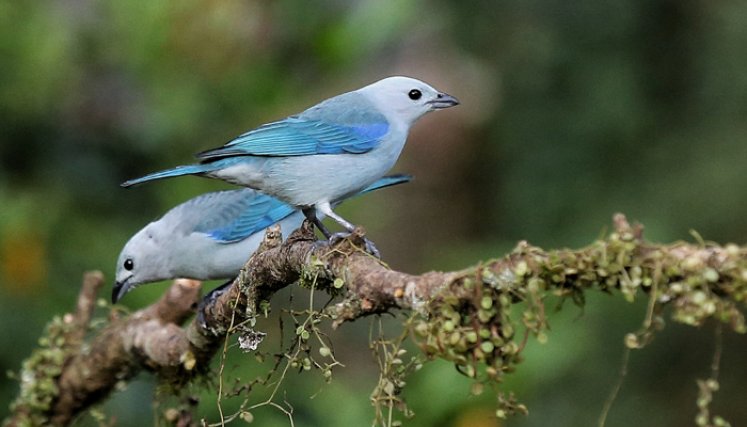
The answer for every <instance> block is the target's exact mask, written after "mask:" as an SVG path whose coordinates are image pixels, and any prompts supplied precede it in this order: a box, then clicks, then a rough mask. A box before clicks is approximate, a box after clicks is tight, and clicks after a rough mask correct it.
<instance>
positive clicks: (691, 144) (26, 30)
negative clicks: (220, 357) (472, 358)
mask: <svg viewBox="0 0 747 427" xmlns="http://www.w3.org/2000/svg"><path fill="white" fill-rule="evenodd" d="M746 23H747V3H745V2H738V1H731V0H727V1H720V2H698V1H693V0H679V1H675V0H628V1H605V0H601V1H600V0H579V1H574V2H566V1H557V0H555V1H553V0H541V1H540V0H534V1H525V0H524V1H518V0H515V1H472V2H457V1H451V2H449V1H433V2H427V1H416V0H415V1H401V0H385V1H355V2H345V1H319V2H308V1H303V0H284V1H275V2H261V1H244V2H222V1H196V0H184V1H179V2H160V1H144V0H139V1H127V2H103V1H90V0H65V1H43V0H39V1H31V2H20V1H18V2H2V3H0V129H1V132H0V143H1V145H0V349H2V350H0V367H1V368H2V369H3V371H5V370H17V369H18V368H19V366H20V362H21V360H22V359H23V358H24V357H26V356H27V355H28V354H29V352H30V351H31V349H32V348H34V346H35V342H36V339H37V338H38V336H39V335H40V334H41V332H42V329H43V325H44V324H45V322H46V321H47V320H49V319H50V318H51V316H53V315H55V314H61V313H63V312H65V311H68V310H70V309H71V308H72V306H73V303H74V299H75V295H76V292H77V290H78V286H79V282H80V278H81V274H82V273H83V271H85V270H89V269H102V270H103V271H104V272H105V274H106V276H107V278H108V279H109V280H111V278H112V275H113V269H114V263H115V260H116V256H117V254H118V252H119V250H120V249H121V247H122V245H123V244H124V242H125V241H126V240H127V238H128V237H129V236H130V235H131V234H132V233H134V232H135V231H137V230H138V229H139V228H140V227H142V226H143V225H145V224H146V223H147V222H148V221H150V220H152V219H153V218H155V217H157V216H159V215H160V214H162V213H163V212H164V211H165V210H167V209H168V208H170V207H172V206H174V205H175V204H177V203H179V202H182V201H184V200H186V199H188V198H190V197H192V196H195V195H197V194H200V193H202V192H205V191H209V190H213V189H219V188H227V185H225V184H222V183H218V182H211V181H209V180H203V179H199V178H193V177H189V178H181V179H175V180H171V181H164V182H158V183H153V184H151V185H147V186H143V187H141V188H137V189H134V190H129V191H127V190H123V189H120V188H119V186H118V184H119V183H120V182H122V181H124V180H125V179H128V178H132V177H136V176H139V175H142V174H144V173H147V172H150V171H154V170H157V169H162V168H166V167H169V166H173V165H176V164H181V163H185V162H190V161H191V160H192V159H191V155H192V154H193V153H196V152H198V151H201V150H204V149H208V148H212V147H215V146H219V145H221V144H223V143H224V142H226V141H228V140H229V139H231V138H232V137H234V136H236V135H237V134H239V133H241V132H243V131H245V130H247V129H250V128H252V127H254V126H257V125H259V124H262V123H264V122H267V121H270V120H274V119H278V118H281V117H284V116H286V115H289V114H292V113H295V112H298V111H300V110H302V109H304V108H305V107H308V106H309V105H312V104H314V103H316V102H318V101H320V100H321V99H324V98H327V97H329V96H332V95H335V94H338V93H340V92H343V91H347V90H352V89H355V88H357V87H360V86H363V85H365V84H368V83H370V82H372V81H374V80H378V79H379V78H382V77H385V76H388V75H393V74H405V75H409V76H413V77H417V78H421V79H424V80H426V81H428V82H429V83H431V84H433V85H434V86H436V87H437V88H439V89H441V90H443V91H446V92H449V93H451V94H453V95H455V96H457V97H458V98H459V99H460V100H461V101H462V105H460V106H459V107H457V108H455V109H450V110H447V111H442V112H438V113H435V114H431V115H429V116H427V117H425V118H424V119H422V120H421V121H420V122H419V123H418V124H417V125H416V126H415V128H414V129H413V131H412V133H411V137H410V140H409V143H408V145H407V147H406V148H405V151H404V153H403V155H402V157H401V159H400V161H399V163H398V164H397V166H396V168H395V170H396V171H398V172H407V173H412V174H414V175H415V176H416V180H415V181H414V182H413V183H411V184H409V185H407V186H405V187H399V188H396V189H388V190H385V191H382V192H380V193H378V194H374V195H371V196H366V197H364V198H360V199H358V200H355V201H352V202H350V203H349V204H347V205H346V206H345V207H343V208H342V210H341V212H342V213H343V214H344V215H345V216H346V217H347V218H349V219H351V220H353V221H354V222H356V223H360V224H364V225H365V226H366V228H367V229H368V231H369V235H370V237H372V238H373V239H374V240H375V241H376V242H377V243H378V245H379V248H380V249H381V250H382V252H383V254H384V258H385V259H386V260H387V261H388V262H389V263H390V264H391V265H392V267H394V268H397V269H401V270H404V271H408V272H412V273H418V272H423V271H426V270H429V269H444V270H445V269H452V268H459V267H463V266H466V265H469V264H472V263H473V262H475V261H477V260H479V259H488V258H491V257H496V256H499V255H501V254H503V253H505V252H506V251H508V250H510V249H511V248H512V247H513V245H514V244H515V243H516V242H517V241H518V240H521V239H526V240H529V241H530V242H531V243H533V244H536V245H540V246H543V247H548V248H552V247H562V246H570V247H574V246H580V245H584V244H586V243H588V242H590V241H592V240H593V239H594V238H596V237H597V236H599V235H600V233H602V232H603V230H604V228H605V227H606V226H607V225H608V224H609V223H610V219H611V216H612V214H613V213H614V212H618V211H620V212H624V213H626V214H627V215H628V217H629V218H631V219H635V220H638V221H641V222H642V223H644V224H645V225H646V235H647V236H648V238H649V239H652V240H656V241H672V240H677V239H689V238H691V237H690V235H689V233H688V231H689V230H690V229H695V230H698V232H700V233H701V234H702V235H703V236H704V237H705V238H706V239H710V240H716V241H720V242H737V243H741V242H744V240H745V238H744V235H745V232H746V231H747V197H745V187H747V167H745V165H744V163H745V159H747V121H746V120H745V117H746V116H747V25H746ZM164 286H165V285H159V286H152V287H150V288H147V287H146V288H142V289H140V290H139V291H138V292H135V293H133V294H131V295H128V297H127V298H126V299H125V301H124V303H125V304H126V305H128V306H130V307H139V306H142V305H145V304H147V303H149V302H151V301H153V300H154V299H156V298H157V296H158V295H159V294H160V292H161V291H162V290H163V289H164ZM108 292H109V289H108V288H107V289H106V290H105V294H108ZM304 296H305V293H302V292H296V299H297V300H301V301H302V300H303V298H304ZM275 303H276V305H277V306H278V307H279V306H284V305H287V297H280V296H279V297H278V298H277V299H276V301H275ZM644 310H645V303H644V302H638V303H636V304H633V305H630V304H627V303H625V302H623V300H622V298H619V297H618V298H614V297H610V296H607V295H593V296H590V297H589V301H588V305H587V307H586V309H585V310H584V311H581V310H579V309H577V308H574V307H571V306H566V307H565V308H564V310H563V312H561V313H558V314H552V315H551V317H550V324H551V326H552V330H551V331H550V333H549V337H550V339H549V341H548V343H547V344H545V345H539V344H537V343H532V344H531V345H530V346H529V347H528V348H527V350H526V358H527V362H526V363H525V364H524V365H522V366H520V369H519V371H518V372H517V373H516V374H515V375H513V376H512V377H511V378H510V379H509V382H508V383H507V384H506V385H505V387H504V389H505V390H513V391H515V392H516V393H517V395H518V397H519V398H520V399H521V400H522V401H524V402H525V403H527V404H528V405H529V409H530V415H529V416H527V417H518V418H514V419H511V420H509V421H508V422H507V423H506V425H509V426H550V425H552V426H579V425H593V424H595V422H596V419H597V417H598V416H599V413H600V411H601V408H602V405H603V402H604V399H605V397H606V395H607V393H608V391H609V390H610V388H611V386H612V384H613V382H614V380H615V378H616V372H617V370H618V367H619V362H620V359H621V357H622V352H623V336H624V334H625V333H626V332H629V331H633V330H635V329H637V328H638V327H639V325H640V322H641V321H642V319H643V313H644ZM274 322H275V321H267V322H266V323H265V325H264V326H265V329H266V330H272V328H274V326H273V325H275V323H274ZM358 323H359V324H357V325H347V326H345V327H343V328H342V329H341V330H340V331H337V332H335V333H334V341H335V343H336V348H337V351H338V355H339V357H340V358H341V361H342V362H343V363H345V364H346V365H347V367H346V368H344V369H342V370H338V371H336V372H337V373H336V376H335V381H334V382H333V383H332V384H331V385H329V386H325V387H323V388H322V392H321V394H319V395H318V396H316V397H315V398H314V399H313V400H312V399H309V396H311V395H312V394H314V393H315V392H317V391H318V390H319V388H320V385H321V384H323V381H322V380H321V377H320V376H319V375H318V374H315V373H307V374H303V375H296V374H291V375H289V378H288V379H287V387H285V390H286V391H287V399H288V400H289V401H290V402H291V403H292V404H293V406H294V407H295V408H296V416H295V420H296V425H300V426H311V425H330V426H350V425H368V424H369V423H370V419H371V418H372V416H373V410H372V408H371V407H370V406H369V401H368V398H369V393H370V391H371V389H372V388H373V386H374V384H375V382H376V378H377V373H376V370H375V368H374V365H373V362H372V357H371V355H370V353H369V351H368V348H367V336H368V321H367V320H364V321H362V322H358ZM393 325H394V324H393ZM712 331H713V325H705V326H704V327H702V328H698V329H694V328H688V327H683V326H677V325H672V324H670V325H669V327H668V328H667V329H665V330H664V331H663V332H662V333H661V334H660V336H658V337H657V339H656V341H655V342H654V343H653V344H652V345H651V346H650V347H649V348H647V349H645V350H643V351H639V352H635V353H633V355H632V360H631V365H630V369H629V376H628V379H627V382H626V383H625V385H624V386H623V388H622V390H621V393H620V396H619V398H618V401H617V403H616V405H615V406H614V407H613V410H612V412H611V414H610V420H609V422H608V426H627V425H646V426H649V425H654V426H681V425H692V419H693V417H694V414H695V399H696V386H695V379H696V378H698V377H704V376H705V375H707V372H708V366H709V363H710V357H711V354H712V349H713V334H712ZM396 333H397V329H396V327H392V334H396ZM725 343H726V349H725V353H724V357H723V366H722V374H723V378H724V381H723V384H722V390H721V391H720V392H719V393H718V394H717V397H716V402H715V403H714V405H713V407H714V409H715V410H716V411H717V412H718V413H720V414H722V415H724V416H726V418H727V419H730V420H731V421H732V423H733V425H734V426H738V425H744V424H747V406H745V405H744V401H745V398H746V397H747V391H745V387H744V378H747V376H746V374H747V372H746V371H747V369H746V368H745V364H744V354H745V350H746V349H747V345H745V337H743V336H737V335H735V334H733V333H726V334H725ZM234 366H235V367H236V368H235V369H234V368H233V367H234ZM259 372H261V371H260V370H258V368H256V365H255V362H254V361H253V358H251V357H250V356H245V355H242V354H240V353H239V352H238V351H237V350H235V349H232V350H231V351H230V357H229V370H228V371H227V375H228V377H229V378H233V377H235V376H241V377H242V378H253V377H254V376H255V375H257V374H258V373H259ZM17 388H18V385H17V383H16V382H15V381H11V380H8V379H5V378H3V379H2V380H0V402H2V403H5V402H9V401H10V399H11V398H12V396H14V395H15V393H16V392H17ZM152 395H153V384H152V378H151V377H149V376H142V377H140V378H139V379H138V380H136V381H135V382H134V383H132V384H131V385H130V386H129V388H128V389H127V391H125V392H123V393H118V394H117V395H115V396H114V397H113V398H112V399H111V400H110V402H109V403H108V404H107V405H106V407H105V412H106V413H108V414H113V415H114V416H115V417H116V419H117V420H119V422H120V424H121V425H138V424H141V423H150V422H151V420H152V419H153V415H152V410H151V403H150V402H151V400H152ZM214 395H215V393H214V391H207V392H206V393H205V395H204V398H203V403H202V405H201V409H200V413H201V414H203V415H204V416H207V417H209V419H210V420H212V421H215V420H216V412H215V404H214ZM405 397H406V398H407V399H408V401H409V402H410V404H411V407H412V409H414V410H415V412H416V414H417V416H416V418H415V419H413V420H411V421H408V422H407V423H406V424H407V425H422V426H431V425H437V426H466V425H478V426H479V425H484V426H492V425H496V424H495V423H496V421H495V419H494V418H491V414H492V412H493V403H494V398H493V397H492V396H491V395H490V393H485V394H483V395H482V396H480V397H478V398H471V397H470V396H469V382H468V381H466V380H465V379H464V378H462V377H460V376H459V375H458V374H457V373H456V372H455V371H454V369H453V367H451V366H450V365H448V364H446V363H435V364H431V365H427V366H426V367H425V368H424V369H423V370H421V371H420V372H418V373H417V374H416V375H414V376H413V377H412V378H411V380H410V381H409V384H408V387H407V388H406V391H405ZM260 399H261V397H260V394H257V397H256V401H259V400H260ZM232 405H233V406H232ZM235 405H236V402H234V401H229V402H228V403H226V407H227V408H228V409H230V408H231V407H235ZM6 413H7V406H6V405H5V404H3V405H2V406H0V416H3V415H5V414H6ZM254 415H255V419H256V420H257V421H256V423H258V424H260V425H286V424H287V422H286V420H285V419H284V418H283V416H282V415H281V414H280V413H278V412H277V411H275V410H272V409H267V408H265V409H260V410H257V411H254ZM90 423H91V420H90V419H87V420H84V421H83V424H90Z"/></svg>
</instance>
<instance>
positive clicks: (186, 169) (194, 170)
mask: <svg viewBox="0 0 747 427" xmlns="http://www.w3.org/2000/svg"><path fill="white" fill-rule="evenodd" d="M212 169H213V168H212V167H211V166H210V165H209V164H203V165H185V166H177V167H175V168H172V169H166V170H163V171H159V172H153V173H151V174H148V175H145V176H142V177H140V178H135V179H131V180H129V181H125V182H123V183H122V184H120V185H121V186H122V187H125V188H127V187H132V186H133V185H139V184H142V183H144V182H148V181H154V180H156V179H164V178H171V177H174V176H182V175H194V174H200V173H205V172H210V171H211V170H212Z"/></svg>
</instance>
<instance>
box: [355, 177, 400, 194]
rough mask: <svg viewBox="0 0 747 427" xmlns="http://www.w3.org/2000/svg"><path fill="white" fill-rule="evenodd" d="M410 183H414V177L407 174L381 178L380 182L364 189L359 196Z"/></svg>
mask: <svg viewBox="0 0 747 427" xmlns="http://www.w3.org/2000/svg"><path fill="white" fill-rule="evenodd" d="M410 181H412V175H406V174H396V175H388V176H385V177H383V178H379V180H378V181H376V182H374V183H373V184H371V185H369V186H368V187H366V188H364V189H363V190H361V191H360V193H358V194H365V193H368V192H371V191H375V190H379V189H382V188H385V187H391V186H393V185H399V184H404V183H406V182H410Z"/></svg>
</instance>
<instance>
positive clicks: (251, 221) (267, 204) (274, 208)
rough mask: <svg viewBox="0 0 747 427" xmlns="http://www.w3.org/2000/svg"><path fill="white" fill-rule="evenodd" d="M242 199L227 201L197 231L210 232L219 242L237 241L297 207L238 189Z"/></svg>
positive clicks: (208, 216)
mask: <svg viewBox="0 0 747 427" xmlns="http://www.w3.org/2000/svg"><path fill="white" fill-rule="evenodd" d="M238 191H243V192H244V194H243V196H242V197H240V198H236V199H234V200H231V201H230V202H229V203H224V204H222V205H221V206H220V207H218V208H217V209H215V210H214V211H213V212H211V213H210V214H208V215H205V216H204V218H203V220H202V222H201V223H200V224H197V226H196V227H195V229H194V231H197V232H201V233H204V234H207V235H208V236H210V238H212V239H213V240H215V241H216V242H218V243H233V242H238V241H241V240H244V239H246V238H247V237H249V236H251V235H252V234H254V233H257V232H260V231H262V230H264V229H265V228H267V227H269V226H270V225H272V224H274V223H276V222H278V221H280V220H282V219H283V218H285V217H287V216H288V215H290V214H292V213H293V212H294V209H293V208H292V207H291V206H289V205H287V204H285V203H283V202H281V201H280V200H278V199H275V198H274V197H270V196H268V195H266V194H263V193H258V192H255V191H252V190H238Z"/></svg>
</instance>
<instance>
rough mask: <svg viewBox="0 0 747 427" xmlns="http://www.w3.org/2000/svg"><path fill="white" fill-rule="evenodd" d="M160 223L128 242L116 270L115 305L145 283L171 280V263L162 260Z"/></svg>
mask: <svg viewBox="0 0 747 427" xmlns="http://www.w3.org/2000/svg"><path fill="white" fill-rule="evenodd" d="M156 225H157V223H151V224H149V225H148V226H146V227H145V228H143V229H142V230H140V231H139V232H138V233H137V234H135V235H134V236H132V238H131V239H130V240H129V241H128V242H127V244H126V245H125V246H124V248H123V249H122V252H121V253H120V254H119V259H118V260H117V269H116V281H115V282H114V286H113V289H112V302H113V303H117V301H119V300H120V299H122V297H123V296H124V295H125V294H126V293H128V292H130V291H131V290H133V289H135V288H136V287H138V286H139V285H141V284H143V283H149V282H156V281H159V280H165V279H168V278H169V277H170V272H169V271H168V270H167V269H166V265H167V264H168V263H167V262H163V261H164V260H163V259H161V258H162V257H163V256H164V255H163V254H164V251H163V250H162V249H161V247H160V245H161V243H160V241H161V239H160V238H159V233H157V226H156Z"/></svg>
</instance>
